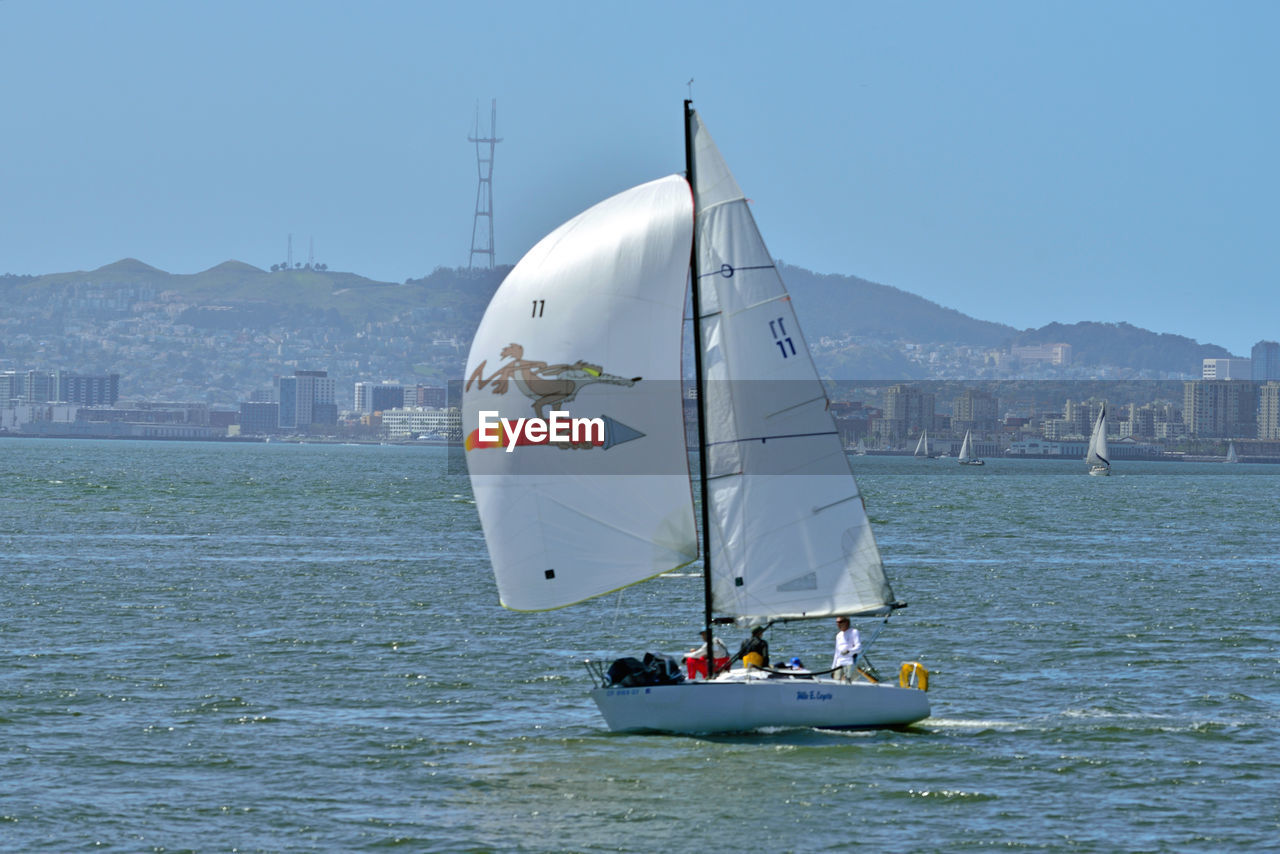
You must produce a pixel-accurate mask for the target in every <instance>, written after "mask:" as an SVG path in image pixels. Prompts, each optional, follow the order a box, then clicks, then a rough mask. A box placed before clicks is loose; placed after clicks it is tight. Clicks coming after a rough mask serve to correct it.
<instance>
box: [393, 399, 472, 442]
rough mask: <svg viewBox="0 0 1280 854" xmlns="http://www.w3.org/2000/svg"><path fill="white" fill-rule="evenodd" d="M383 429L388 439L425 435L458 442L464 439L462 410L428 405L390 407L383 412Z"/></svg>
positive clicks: (412, 437)
mask: <svg viewBox="0 0 1280 854" xmlns="http://www.w3.org/2000/svg"><path fill="white" fill-rule="evenodd" d="M382 430H383V433H384V434H385V435H386V437H387V438H388V439H414V438H417V437H419V436H423V437H427V438H434V439H448V440H449V441H453V442H457V441H461V440H462V410H460V409H458V408H457V407H450V408H448V409H443V408H439V407H428V406H413V407H406V408H403V409H388V410H385V411H384V412H383V413H382Z"/></svg>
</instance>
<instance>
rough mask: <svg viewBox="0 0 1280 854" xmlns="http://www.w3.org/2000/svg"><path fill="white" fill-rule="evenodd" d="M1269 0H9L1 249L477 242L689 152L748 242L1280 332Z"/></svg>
mask: <svg viewBox="0 0 1280 854" xmlns="http://www.w3.org/2000/svg"><path fill="white" fill-rule="evenodd" d="M1278 25H1280V4H1277V3H1273V2H1232V3H1227V4H1210V3H1204V2H1196V3H1186V2H1141V3H1138V2H1127V3H1126V2H1119V3H1117V2H1074V3H1050V2H1008V3H1003V2H981V3H955V2H916V3H883V2H874V3H858V2H834V3H825V2H823V3H798V4H783V3H778V2H743V0H739V1H738V2H724V3H721V2H681V3H662V2H644V3H609V2H599V0H595V2H551V0H547V2H522V3H514V2H512V3H484V2H468V3H461V2H454V3H428V2H399V1H398V0H382V2H374V3H355V2H350V3H337V2H318V0H309V1H308V2H302V0H297V2H294V0H271V2H262V0H251V2H239V1H238V0H218V2H206V3H196V2H168V1H167V0H166V2H130V0H118V2H60V0H39V2H36V0H0V273H3V272H14V273H43V272H59V271H64V270H73V269H92V268H95V267H98V266H101V265H103V264H107V263H110V262H112V261H115V260H118V259H120V258H123V257H128V256H132V257H136V258H139V259H141V260H143V261H146V262H147V263H149V264H152V265H154V266H157V267H160V268H162V269H165V270H169V271H171V272H177V273H192V272H197V271H199V270H203V269H206V268H208V267H211V266H213V265H215V264H218V263H220V262H222V261H225V260H227V259H230V258H234V259H237V260H241V261H245V262H248V263H250V264H255V265H257V266H259V267H264V268H265V267H269V266H270V265H271V264H272V263H275V262H277V261H282V260H283V259H284V257H285V251H286V239H287V235H288V234H290V233H292V234H293V235H294V258H295V260H303V261H305V260H306V258H307V252H308V241H309V240H310V239H312V238H314V241H315V258H316V261H318V262H324V263H327V264H328V265H329V267H330V268H331V269H336V270H351V271H354V272H357V273H361V274H363V275H367V276H370V277H373V278H378V279H385V280H393V281H401V280H403V279H405V278H407V277H410V276H414V277H416V276H421V275H423V274H425V273H427V272H430V271H431V270H432V269H434V268H435V267H438V266H449V267H453V266H465V265H466V264H467V262H468V259H469V254H470V248H471V227H472V214H473V211H474V206H475V194H476V183H477V181H476V177H477V176H476V162H475V150H474V147H473V146H471V145H469V144H468V142H467V139H466V137H467V135H468V133H469V132H470V131H472V129H473V122H474V120H475V112H476V106H477V103H479V105H480V110H481V115H482V122H483V124H484V126H483V127H482V130H484V131H487V130H488V126H487V125H488V113H489V103H490V100H491V99H492V98H497V99H498V135H499V136H500V137H502V138H503V142H501V143H500V144H499V145H498V149H497V158H496V164H495V169H494V179H493V185H494V197H495V202H494V211H495V216H494V219H495V223H496V231H497V234H496V240H495V245H496V249H497V255H498V261H499V262H500V263H514V262H515V261H517V260H518V259H519V257H520V255H521V254H523V253H524V251H525V250H527V249H528V248H529V247H530V246H532V244H533V243H534V242H536V241H537V240H538V238H539V237H541V236H542V235H543V234H545V233H546V232H547V231H549V230H551V229H552V228H553V227H555V226H556V225H557V224H559V223H560V222H561V221H562V220H564V219H566V218H568V217H569V216H572V215H573V214H575V213H577V212H578V211H579V210H581V209H583V208H586V207H588V206H589V205H591V204H593V203H595V202H596V201H599V200H600V199H602V198H604V197H606V196H608V195H611V194H613V193H615V192H618V191H620V190H623V189H625V188H626V187H628V186H631V185H633V184H635V183H639V182H641V181H645V180H649V179H651V178H656V177H660V176H662V175H664V174H668V173H671V172H676V171H680V170H682V169H683V168H684V163H683V138H682V129H681V124H680V110H681V101H682V99H683V98H685V97H686V96H687V95H688V91H689V90H688V87H687V86H686V82H687V81H688V80H689V79H690V78H693V79H694V83H693V95H694V99H695V102H696V105H697V107H698V109H699V110H700V112H701V113H702V115H703V118H704V119H705V121H706V122H707V125H708V127H709V128H710V129H711V132H712V134H713V135H714V136H715V137H716V140H717V142H718V143H719V145H720V148H721V150H722V151H723V153H724V155H725V157H726V159H727V160H728V161H729V163H730V166H731V167H732V168H733V169H734V171H735V172H736V174H737V177H738V180H739V183H740V184H741V185H742V187H743V189H744V190H745V191H746V193H747V195H748V196H750V197H751V198H752V199H753V201H754V210H755V213H756V217H757V219H758V220H759V222H760V225H761V229H762V230H763V232H764V235H765V240H766V241H767V243H768V245H769V248H770V250H771V252H772V253H773V254H774V256H776V257H779V258H782V259H784V260H786V261H787V262H789V263H792V264H797V265H800V266H803V267H808V268H810V269H813V270H817V271H819V272H830V273H848V274H854V275H858V276H862V277H864V278H868V279H871V280H873V281H877V282H882V283H884V284H888V285H893V286H896V287H899V288H902V289H904V290H907V291H911V292H913V293H917V294H920V295H922V296H924V297H927V298H928V299H931V300H934V301H936V302H939V303H941V304H943V305H946V306H950V307H953V308H956V309H959V310H960V311H963V312H965V313H967V314H971V315H973V316H976V317H980V318H983V319H987V320H995V321H1000V322H1004V323H1009V324H1012V325H1014V326H1017V327H1020V328H1021V327H1028V326H1040V325H1042V324H1044V323H1048V322H1050V321H1054V320H1059V321H1064V322H1074V321H1077V320H1100V321H1121V320H1123V321H1129V322H1131V323H1134V324H1136V325H1139V326H1143V327H1147V328H1150V329H1155V330H1157V331H1161V332H1176V333H1179V334H1183V335H1188V336H1191V337H1193V338H1196V339H1198V340H1200V341H1207V342H1213V343H1217V344H1221V345H1223V346H1226V347H1228V348H1229V349H1231V350H1232V351H1233V352H1236V353H1239V354H1242V355H1248V353H1247V350H1248V348H1249V347H1250V346H1251V345H1252V344H1253V343H1254V342H1255V341H1257V340H1259V339H1260V338H1272V339H1275V338H1280V239H1278V236H1277V234H1276V231H1277V220H1278V217H1277V212H1276V211H1277V205H1278V204H1280V180H1278V178H1277V166H1276V162H1277V152H1278V151H1280V134H1278V133H1277V124H1278V121H1280V119H1278V118H1277V116H1278V114H1280V111H1278V110H1277V97H1276V95H1277V88H1278V81H1280V67H1278V66H1280V60H1277V53H1278V52H1277V51H1276V49H1275V34H1276V33H1277V31H1278V30H1280V26H1278Z"/></svg>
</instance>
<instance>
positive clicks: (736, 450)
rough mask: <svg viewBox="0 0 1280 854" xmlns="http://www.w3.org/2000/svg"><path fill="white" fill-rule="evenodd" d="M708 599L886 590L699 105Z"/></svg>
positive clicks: (729, 605) (743, 206) (819, 402)
mask: <svg viewBox="0 0 1280 854" xmlns="http://www.w3.org/2000/svg"><path fill="white" fill-rule="evenodd" d="M691 121H692V122H693V144H694V183H695V193H694V195H695V198H696V207H697V230H698V232H697V233H698V253H699V258H698V270H699V275H700V285H701V295H702V306H701V310H702V316H701V318H700V323H701V326H702V349H703V360H704V365H703V371H704V375H705V381H704V385H705V388H704V394H705V398H706V399H705V401H704V412H705V415H706V425H707V448H706V449H705V450H704V465H705V466H706V468H707V475H708V484H707V489H708V512H709V515H710V521H711V537H710V540H711V567H712V595H713V610H715V611H716V612H718V613H721V614H726V615H732V616H736V617H739V618H787V617H789V618H799V617H823V616H830V615H832V614H841V613H848V614H857V613H866V612H872V611H882V610H885V609H886V608H887V606H888V605H889V604H890V603H892V602H893V601H894V599H893V592H892V590H891V589H890V587H889V583H888V581H887V580H886V579H885V576H884V568H883V565H882V564H881V560H880V550H879V548H878V547H877V546H876V542H875V537H874V536H873V535H872V533H871V526H870V523H869V521H868V520H867V514H866V511H865V509H864V508H863V504H862V498H861V496H860V495H859V493H858V487H857V484H856V482H855V481H854V479H853V474H852V471H851V470H850V468H849V461H848V458H847V457H846V456H845V454H844V450H843V447H842V445H841V442H840V437H839V435H838V434H837V432H836V429H835V422H834V419H833V418H832V416H831V413H830V412H829V411H828V406H827V397H826V392H825V390H824V389H823V387H822V383H821V382H820V380H819V379H818V375H817V371H816V370H815V369H814V366H813V361H812V359H811V358H810V356H809V349H808V347H807V345H806V344H805V341H804V336H803V335H802V334H801V332H800V325H799V324H798V323H797V322H796V316H795V312H794V311H793V310H792V307H791V298H790V297H789V296H788V295H787V291H786V288H785V287H784V286H783V284H782V280H781V278H780V277H779V275H778V271H777V269H776V268H775V267H774V263H773V259H772V258H770V257H769V252H768V250H767V249H766V248H765V245H764V241H763V240H762V239H761V237H760V232H759V230H758V229H757V228H756V224H755V220H754V218H753V217H752V216H751V211H750V210H749V209H748V207H747V201H746V199H745V198H744V197H743V194H742V191H741V190H740V189H739V187H738V184H737V182H736V181H735V180H734V178H733V175H732V173H730V171H729V169H728V166H727V165H726V164H725V162H724V160H723V158H721V156H720V153H719V151H718V150H717V148H716V145H715V143H714V142H713V141H712V139H711V136H710V135H709V134H708V133H707V131H706V128H705V127H704V126H703V125H702V122H701V120H700V119H699V117H698V116H697V115H696V114H694V115H693V116H692V118H691Z"/></svg>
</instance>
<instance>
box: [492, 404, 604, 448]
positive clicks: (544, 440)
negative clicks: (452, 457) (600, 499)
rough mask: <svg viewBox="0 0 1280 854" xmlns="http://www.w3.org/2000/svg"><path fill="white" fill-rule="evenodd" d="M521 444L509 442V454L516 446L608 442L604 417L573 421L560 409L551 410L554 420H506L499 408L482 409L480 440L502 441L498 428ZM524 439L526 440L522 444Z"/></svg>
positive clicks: (531, 418)
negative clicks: (605, 438) (499, 413)
mask: <svg viewBox="0 0 1280 854" xmlns="http://www.w3.org/2000/svg"><path fill="white" fill-rule="evenodd" d="M499 427H501V428H502V430H503V432H505V433H506V435H507V436H510V437H512V438H514V439H516V440H517V441H513V442H508V443H507V453H508V454H509V453H511V452H512V451H514V450H515V449H516V445H517V444H520V445H547V444H554V445H563V444H567V443H570V442H572V443H580V442H592V443H595V444H602V443H603V442H604V419H603V418H572V417H570V416H569V413H568V412H564V411H562V410H559V409H553V410H552V411H551V417H550V418H538V417H536V416H534V417H530V418H515V419H512V418H502V417H500V416H499V415H498V411H497V410H496V409H482V410H480V441H482V442H487V443H496V442H498V441H500V438H501V437H500V435H499V433H498V428H499ZM521 438H523V440H524V441H519V440H520V439H521Z"/></svg>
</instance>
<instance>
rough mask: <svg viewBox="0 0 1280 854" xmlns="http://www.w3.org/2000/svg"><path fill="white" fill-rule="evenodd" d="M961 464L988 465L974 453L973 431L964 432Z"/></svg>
mask: <svg viewBox="0 0 1280 854" xmlns="http://www.w3.org/2000/svg"><path fill="white" fill-rule="evenodd" d="M959 463H960V465H962V466H982V465H986V463H985V462H983V461H982V460H981V459H979V458H978V457H977V456H975V455H974V453H973V431H972V430H965V431H964V441H963V442H961V443H960V457H959Z"/></svg>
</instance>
